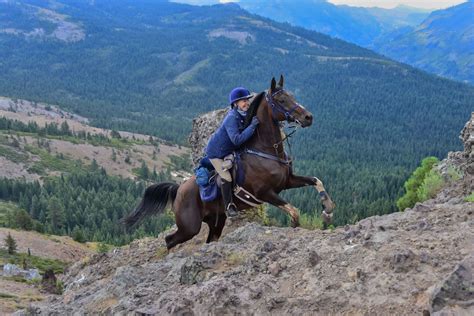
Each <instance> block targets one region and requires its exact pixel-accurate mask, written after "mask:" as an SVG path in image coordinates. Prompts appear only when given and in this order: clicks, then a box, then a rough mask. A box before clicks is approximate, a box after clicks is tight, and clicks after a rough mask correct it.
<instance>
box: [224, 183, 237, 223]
mask: <svg viewBox="0 0 474 316" xmlns="http://www.w3.org/2000/svg"><path fill="white" fill-rule="evenodd" d="M221 192H222V198H223V199H224V207H225V214H226V215H227V217H235V216H237V215H238V213H237V206H236V205H235V204H234V203H232V182H227V181H224V180H222V186H221Z"/></svg>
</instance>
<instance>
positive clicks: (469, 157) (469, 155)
mask: <svg viewBox="0 0 474 316" xmlns="http://www.w3.org/2000/svg"><path fill="white" fill-rule="evenodd" d="M460 138H461V139H462V142H463V144H464V152H463V156H464V158H465V159H466V171H467V172H468V173H469V174H474V112H473V113H472V114H471V119H470V120H469V121H468V122H467V123H466V125H465V126H464V128H463V130H462V132H461V136H460Z"/></svg>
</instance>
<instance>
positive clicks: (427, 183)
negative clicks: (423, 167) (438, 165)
mask: <svg viewBox="0 0 474 316" xmlns="http://www.w3.org/2000/svg"><path fill="white" fill-rule="evenodd" d="M444 184H445V181H444V179H443V177H442V176H441V175H440V173H439V172H438V171H437V170H435V169H432V170H431V171H430V172H429V173H428V174H427V175H426V177H425V179H424V180H423V183H422V184H421V186H420V187H419V188H418V190H417V192H416V193H417V199H418V200H419V201H420V202H422V201H426V200H429V199H432V198H434V197H435V196H436V194H438V192H439V191H440V190H441V189H442V188H443V186H444Z"/></svg>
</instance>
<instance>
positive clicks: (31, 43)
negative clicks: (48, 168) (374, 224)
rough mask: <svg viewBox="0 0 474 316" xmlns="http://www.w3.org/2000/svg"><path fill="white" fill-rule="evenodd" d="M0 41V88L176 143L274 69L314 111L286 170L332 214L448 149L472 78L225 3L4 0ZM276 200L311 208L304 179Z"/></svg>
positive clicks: (381, 206) (369, 204)
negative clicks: (317, 185)
mask: <svg viewBox="0 0 474 316" xmlns="http://www.w3.org/2000/svg"><path fill="white" fill-rule="evenodd" d="M27 3H28V5H26V4H27ZM40 7H41V8H47V10H40V9H39V8H40ZM0 46H1V47H6V48H7V49H2V50H0V59H1V63H0V71H1V72H2V76H1V77H0V95H6V96H10V97H15V98H20V97H21V98H26V99H30V100H36V101H44V102H50V103H54V104H59V105H61V106H62V107H64V108H65V109H69V110H71V111H74V112H75V113H78V114H81V115H83V116H86V117H88V118H90V119H91V122H92V124H95V125H97V126H102V127H107V128H113V129H118V130H129V131H140V132H142V133H147V134H151V135H156V136H159V137H162V138H165V139H168V140H172V141H176V142H180V143H181V144H185V143H186V137H187V134H188V133H189V132H190V129H191V120H192V118H193V117H195V116H196V115H197V114H199V113H203V112H206V111H209V110H211V109H215V108H218V107H223V106H225V104H226V102H227V101H226V100H227V94H228V92H229V91H230V89H232V88H233V87H235V86H240V85H243V86H246V87H248V88H249V89H251V90H254V91H261V90H264V89H266V88H267V87H268V86H269V83H270V79H271V77H272V76H277V75H279V74H280V73H282V74H284V75H285V78H286V83H287V88H288V89H289V90H290V91H292V92H293V93H294V94H295V96H296V98H297V99H298V100H299V101H300V102H301V103H302V104H303V105H305V106H306V107H307V108H308V109H309V110H310V111H312V112H313V114H314V116H315V121H314V125H313V126H312V127H310V128H308V129H305V130H301V131H298V133H297V134H296V136H295V137H294V138H293V141H292V143H293V150H292V153H293V155H294V156H295V163H294V166H295V169H297V172H299V173H301V174H306V175H315V176H318V177H320V178H321V179H322V180H323V181H324V182H325V184H326V187H327V189H328V191H329V192H330V193H332V195H333V197H334V199H335V201H336V203H337V204H338V209H337V210H336V213H335V220H336V223H337V224H343V223H347V222H350V221H353V220H354V219H357V218H360V217H364V216H368V215H373V214H378V213H386V212H391V211H394V210H396V207H395V200H396V197H398V196H400V195H401V191H402V188H403V183H404V181H405V180H406V178H407V177H408V175H409V174H410V173H411V171H412V169H414V167H415V166H416V165H418V163H419V162H420V161H421V159H422V158H423V157H425V156H428V155H435V156H438V157H442V156H444V155H445V154H446V152H447V151H449V150H455V149H458V148H459V147H460V144H459V143H458V142H457V141H456V139H457V135H458V133H459V130H460V129H461V127H462V125H463V123H464V122H465V121H466V119H467V118H468V117H469V115H470V111H471V110H472V109H473V107H474V106H473V100H474V89H473V88H472V87H469V86H467V85H463V84H459V83H455V82H452V81H449V80H444V79H441V78H437V77H434V76H430V75H428V74H426V73H424V72H421V71H418V70H416V69H414V68H411V67H408V66H406V65H402V64H399V63H396V62H394V61H391V60H389V59H386V58H384V57H381V56H379V55H377V54H375V53H373V52H371V51H369V50H366V49H362V48H360V47H357V46H354V45H351V44H348V43H345V42H343V41H340V40H335V39H332V38H330V37H328V36H325V35H322V34H319V33H316V32H312V31H308V30H304V29H301V28H296V27H292V26H290V25H288V24H280V23H276V22H273V21H271V20H268V19H265V18H262V17H259V16H256V15H252V14H249V13H248V12H246V11H244V10H242V9H241V8H239V7H238V6H236V5H232V4H229V5H217V6H211V7H193V6H188V5H182V4H175V3H167V2H164V1H146V0H140V1H128V0H121V1H110V0H98V1H92V2H90V1H87V2H86V1H79V0H75V1H62V2H61V1H55V2H49V1H39V0H38V1H35V0H28V1H26V0H25V1H16V2H10V1H7V2H3V3H0ZM288 199H289V200H290V201H291V202H292V203H294V204H295V205H297V206H298V207H300V208H301V211H302V212H303V213H309V214H312V213H314V212H317V209H316V207H315V204H316V201H317V197H316V194H315V193H314V190H309V189H308V190H306V189H303V190H294V191H292V192H290V193H289V194H288ZM278 216H280V219H282V218H281V217H282V215H278Z"/></svg>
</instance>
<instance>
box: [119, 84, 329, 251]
mask: <svg viewBox="0 0 474 316" xmlns="http://www.w3.org/2000/svg"><path fill="white" fill-rule="evenodd" d="M283 84H284V78H283V76H280V80H279V82H278V84H277V82H276V80H275V78H272V80H271V84H270V88H269V89H268V90H267V91H266V92H265V91H264V92H262V93H260V94H259V96H260V97H258V96H257V97H255V99H254V101H253V102H252V104H251V106H250V108H249V110H248V112H247V115H246V118H245V122H244V125H245V126H248V124H250V121H251V120H252V117H253V116H255V115H256V116H257V118H258V120H259V122H260V124H259V125H258V127H257V129H256V131H255V133H254V135H253V136H252V137H251V138H250V139H249V140H248V141H247V142H246V143H245V144H244V145H243V146H242V148H243V149H242V150H240V155H241V163H240V165H239V167H241V168H243V171H244V172H245V180H244V183H243V184H242V187H243V188H245V189H246V190H247V191H248V192H249V193H251V194H252V195H253V196H254V197H255V198H257V199H259V200H260V201H261V202H266V203H269V204H271V205H274V206H276V207H278V208H280V209H281V210H283V211H284V212H286V213H288V214H289V216H290V218H291V226H292V227H297V226H299V212H298V209H297V208H296V207H294V206H293V205H291V204H290V203H288V202H287V201H285V200H284V199H282V198H281V197H280V196H279V195H278V194H279V193H280V192H281V191H283V190H287V189H293V188H299V187H303V186H313V187H314V188H315V189H316V190H317V191H318V192H319V198H320V200H321V202H322V205H323V212H322V214H321V216H322V219H323V221H324V223H325V225H328V224H330V223H331V220H332V215H333V214H332V212H333V209H334V208H335V204H334V202H333V201H332V199H331V197H330V196H329V194H328V193H327V192H326V190H325V189H324V185H323V183H322V181H321V180H319V179H318V178H316V177H306V176H298V175H295V174H293V171H292V163H291V160H290V159H289V158H288V157H287V155H286V153H285V150H284V148H283V141H284V137H282V133H281V129H280V122H284V121H287V122H293V123H295V124H298V125H300V126H301V127H302V128H305V127H308V126H311V124H312V122H313V115H312V114H311V113H310V112H309V111H308V110H306V109H305V108H304V107H303V106H302V105H300V104H299V103H298V102H296V100H295V98H294V96H293V95H292V94H291V93H289V92H288V91H287V90H285V89H283ZM195 180H196V178H195V176H193V177H191V178H189V179H188V180H186V181H184V182H183V183H182V184H181V185H178V184H175V183H172V182H163V183H158V184H153V185H151V186H149V187H148V188H147V189H146V190H145V193H144V196H143V198H142V200H141V202H140V203H139V205H138V206H137V207H136V208H135V210H134V211H133V212H132V213H130V214H129V215H128V216H127V217H125V218H124V219H123V220H122V221H123V222H124V224H125V226H126V227H127V228H130V227H132V226H134V225H136V224H137V223H138V222H140V221H141V220H142V219H143V218H145V217H146V216H148V215H152V214H159V213H161V212H163V211H164V209H165V208H166V206H167V205H168V203H171V204H172V211H173V212H174V214H175V221H176V226H177V228H178V229H177V230H176V231H175V232H174V233H172V234H170V235H167V236H166V237H165V241H166V247H167V248H168V250H169V249H171V248H173V247H175V246H176V245H178V244H181V243H184V242H186V241H188V240H190V239H191V238H193V237H194V236H195V235H197V234H198V233H199V231H200V230H201V225H202V222H205V223H207V225H208V226H209V234H208V237H207V240H206V243H209V242H212V241H217V240H218V239H219V237H220V236H221V234H222V230H223V228H224V225H225V221H226V215H225V212H224V203H223V201H222V199H220V198H219V199H216V200H214V201H211V202H203V201H202V200H201V198H200V195H199V187H198V185H197V184H196V181H195ZM234 181H235V179H234ZM234 203H235V204H236V206H237V209H238V210H239V211H242V210H245V209H249V208H251V207H252V206H251V205H249V204H247V203H245V202H243V201H240V200H238V199H237V198H234Z"/></svg>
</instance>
